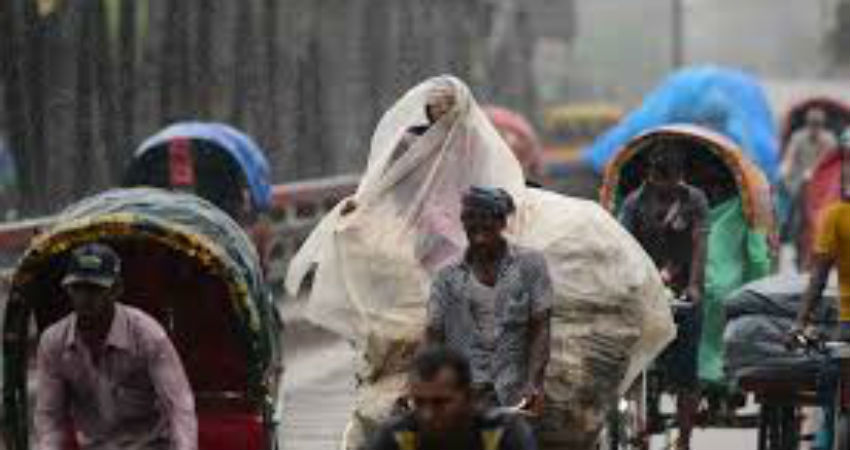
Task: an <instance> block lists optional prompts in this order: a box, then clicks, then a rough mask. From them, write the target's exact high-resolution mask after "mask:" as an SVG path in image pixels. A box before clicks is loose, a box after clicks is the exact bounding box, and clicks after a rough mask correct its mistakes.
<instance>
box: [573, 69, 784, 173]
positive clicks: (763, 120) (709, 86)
mask: <svg viewBox="0 0 850 450" xmlns="http://www.w3.org/2000/svg"><path fill="white" fill-rule="evenodd" d="M675 123H689V124H695V125H702V126H705V127H707V128H710V129H712V130H714V131H716V132H718V133H720V134H723V135H724V136H726V137H728V138H729V139H731V140H733V141H735V143H737V144H738V146H739V147H740V148H741V149H742V150H743V151H744V152H745V153H746V155H747V157H748V158H749V159H750V160H751V161H753V162H754V163H755V164H757V165H758V166H759V167H760V168H761V170H763V171H764V173H765V175H766V176H767V178H768V179H769V180H771V181H772V180H775V179H776V176H777V174H778V168H779V150H778V148H777V138H776V134H777V133H776V126H775V124H774V120H773V115H772V114H771V112H770V107H769V105H768V102H767V97H766V96H765V94H764V91H763V89H762V88H761V86H760V85H759V83H758V80H756V79H755V78H753V77H752V76H750V75H749V74H746V73H744V72H741V71H738V70H732V69H727V68H722V67H715V66H700V67H690V68H686V69H682V70H680V71H678V72H676V73H674V74H672V75H670V76H669V77H667V78H666V79H665V80H664V81H663V82H662V83H661V84H660V85H659V86H658V87H657V88H656V89H655V90H653V91H652V92H651V93H649V94H648V95H647V96H646V98H645V99H644V100H643V103H642V104H641V106H640V107H639V108H637V109H635V110H634V111H632V112H631V113H629V114H628V115H627V116H626V117H625V118H624V119H623V120H622V121H621V122H620V123H619V124H618V125H617V126H616V127H614V128H612V129H611V130H609V131H608V132H607V133H605V134H604V135H602V136H600V137H599V138H598V139H597V140H596V141H595V142H594V143H593V145H592V146H590V147H589V148H587V149H586V150H585V152H584V155H583V156H584V158H585V160H587V161H588V162H590V163H591V164H592V165H593V167H594V168H596V170H597V171H599V172H601V171H602V170H603V168H604V167H605V165H606V164H607V163H608V161H609V160H610V159H611V158H613V157H614V155H616V153H617V151H618V150H619V149H620V148H621V147H622V146H623V145H625V144H626V143H627V142H628V141H629V140H631V139H632V138H634V137H635V136H637V135H639V134H641V133H643V132H644V131H646V130H648V129H651V128H655V127H658V126H662V125H668V124H675Z"/></svg>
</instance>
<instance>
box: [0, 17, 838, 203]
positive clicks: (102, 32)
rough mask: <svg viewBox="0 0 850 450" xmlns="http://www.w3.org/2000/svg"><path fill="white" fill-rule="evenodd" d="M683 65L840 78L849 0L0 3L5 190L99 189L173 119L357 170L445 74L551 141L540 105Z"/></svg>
mask: <svg viewBox="0 0 850 450" xmlns="http://www.w3.org/2000/svg"><path fill="white" fill-rule="evenodd" d="M694 63H718V64H723V65H727V66H733V67H737V68H741V69H744V70H746V71H749V72H751V73H753V74H755V75H756V76H758V77H760V78H761V80H762V81H763V82H764V85H765V86H766V88H767V91H768V94H769V95H773V96H777V95H779V96H781V95H782V87H783V86H788V80H794V82H796V83H820V82H823V80H836V79H841V78H842V77H844V76H845V75H846V74H847V73H848V72H850V68H849V66H848V65H850V1H846V0H806V1H800V0H747V1H746V2H733V1H729V0H523V1H520V0H463V1H458V0H404V1H399V0H240V1H233V0H181V1H175V0H171V1H169V0H3V1H2V2H0V75H2V77H0V98H2V104H0V136H2V144H0V147H3V148H4V151H3V153H4V154H5V156H3V157H2V158H0V166H2V167H0V182H2V183H3V186H4V188H3V191H2V198H0V202H2V208H3V209H4V210H6V211H14V212H13V213H10V214H7V215H9V216H10V217H14V216H31V215H35V214H40V213H44V212H49V211H53V210H55V209H57V208H59V207H61V206H62V205H65V204H67V203H69V202H70V201H72V200H74V199H77V198H80V197H82V196H84V195H86V194H90V193H93V192H97V191H99V190H101V189H103V188H105V187H108V186H111V185H114V184H116V182H117V180H118V177H119V176H120V174H121V173H122V171H123V168H124V166H125V165H126V163H127V161H128V159H129V157H130V155H131V153H132V151H133V149H134V148H135V147H137V146H138V144H139V143H140V142H141V140H143V139H144V137H146V136H149V135H151V134H153V133H154V132H155V131H156V130H158V129H160V128H161V127H163V126H164V125H166V124H168V123H171V122H174V121H177V120H185V119H204V120H206V119H210V120H219V121H224V122H228V123H230V124H232V125H235V126H237V127H238V128H241V129H243V130H245V131H246V132H247V133H248V134H250V135H252V136H253V137H255V138H256V139H257V140H258V141H259V143H260V144H261V146H262V147H263V148H264V149H265V150H266V152H267V153H268V156H269V158H270V160H271V161H272V166H273V180H274V181H275V182H278V183H279V182H286V181H292V180H301V179H308V178H314V177H320V176H326V175H332V174H341V173H352V172H356V171H358V170H359V169H360V168H361V167H362V166H363V164H364V161H365V156H366V154H367V152H368V139H369V137H370V134H371V132H372V131H373V129H374V126H375V123H376V121H377V119H378V118H379V117H380V114H381V113H382V111H384V110H385V109H387V108H388V107H389V106H390V105H391V104H392V102H393V101H394V100H395V99H396V98H397V97H398V96H399V95H400V94H401V93H403V92H404V91H405V90H406V89H408V88H409V87H411V86H413V85H415V84H416V83H417V82H419V81H420V80H422V79H424V78H426V77H429V76H431V75H435V74H440V73H447V72H448V73H453V74H456V75H457V76H459V77H461V78H463V79H464V80H466V81H467V82H468V83H469V84H470V85H471V86H472V87H473V88H474V90H475V92H476V95H477V96H478V98H479V101H480V102H481V103H493V104H499V105H503V106H507V107H509V108H512V109H514V110H516V111H519V112H521V113H523V114H524V115H525V116H526V117H527V118H529V120H530V121H531V122H532V123H533V124H534V125H536V126H537V127H538V129H540V130H543V131H544V133H543V134H544V140H547V141H548V140H551V136H550V134H551V133H550V134H546V132H548V131H549V130H550V129H551V128H552V127H551V126H547V117H546V116H547V113H546V112H547V111H549V110H554V109H556V108H557V107H560V106H563V105H595V106H594V107H596V108H598V107H600V105H608V106H609V107H611V108H612V110H613V111H625V110H628V109H629V108H631V107H633V106H635V105H637V104H639V102H640V100H641V98H642V96H643V95H644V94H645V93H646V92H647V91H648V90H649V89H650V88H651V87H652V86H654V85H656V84H657V83H658V82H659V81H660V80H661V79H662V78H663V77H664V76H665V75H666V74H668V73H669V72H670V71H671V70H673V69H674V68H676V67H678V66H682V65H686V64H694ZM771 86H774V88H771ZM550 122H551V118H550ZM548 125H551V124H548ZM603 128H604V127H603ZM598 131H601V130H598Z"/></svg>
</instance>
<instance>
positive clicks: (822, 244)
mask: <svg viewBox="0 0 850 450" xmlns="http://www.w3.org/2000/svg"><path fill="white" fill-rule="evenodd" d="M833 267H837V269H838V294H839V295H838V333H837V334H838V335H837V336H835V337H834V339H837V340H841V341H845V342H850V129H847V130H845V131H844V132H843V133H842V134H841V201H840V202H838V203H835V204H833V205H831V206H829V207H827V208H826V210H825V211H824V212H823V213H822V215H821V220H820V222H819V226H818V227H817V234H816V235H815V241H814V251H813V256H812V269H811V274H810V278H809V286H808V288H807V289H806V292H805V294H804V297H803V306H802V307H801V309H800V313H799V315H798V316H797V324H796V325H795V327H794V329H792V330H791V336H790V338H791V339H793V338H795V337H796V336H797V335H799V334H800V333H804V332H805V330H806V328H807V326H808V325H809V323H810V322H811V315H812V311H813V310H814V308H815V306H816V305H817V304H818V303H820V300H821V296H822V294H823V290H824V288H825V287H826V283H827V281H828V280H829V274H830V272H831V271H832V268H833ZM834 414H835V411H834V409H833V408H832V407H827V408H825V414H824V417H825V418H824V421H823V422H824V423H823V427H822V429H821V430H820V432H819V433H818V435H817V439H816V442H815V444H814V445H813V447H812V448H832V445H831V442H832V440H833V435H834V433H833V430H832V427H831V424H832V423H833V417H834Z"/></svg>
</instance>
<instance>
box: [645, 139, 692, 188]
mask: <svg viewBox="0 0 850 450" xmlns="http://www.w3.org/2000/svg"><path fill="white" fill-rule="evenodd" d="M648 159H649V161H648V162H649V164H648V165H649V167H648V169H649V174H650V175H652V176H657V177H659V178H664V179H670V178H679V177H681V176H682V173H683V169H684V167H682V166H683V161H682V150H681V149H679V148H677V147H676V142H675V141H673V140H669V141H667V140H665V141H661V142H659V143H658V145H657V146H655V147H653V148H651V149H649V155H648Z"/></svg>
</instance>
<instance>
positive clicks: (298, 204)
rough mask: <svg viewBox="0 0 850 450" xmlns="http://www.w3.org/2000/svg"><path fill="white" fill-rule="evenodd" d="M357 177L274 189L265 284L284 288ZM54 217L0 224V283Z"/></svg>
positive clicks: (350, 192) (352, 190)
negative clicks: (293, 263) (305, 246)
mask: <svg viewBox="0 0 850 450" xmlns="http://www.w3.org/2000/svg"><path fill="white" fill-rule="evenodd" d="M359 179H360V177H359V176H358V175H341V176H334V177H328V178H318V179H312V180H307V181H299V182H294V183H285V184H279V185H276V186H274V188H273V194H272V208H271V211H270V212H269V218H270V219H271V222H272V229H273V236H274V238H273V240H272V249H271V251H270V260H269V273H268V277H267V279H268V282H269V283H271V285H272V286H273V287H274V289H275V290H276V291H279V290H280V289H282V287H283V280H284V278H285V276H286V268H287V265H288V263H289V260H290V258H292V255H294V254H295V252H296V251H297V250H298V248H299V246H300V245H301V243H302V242H303V241H304V239H306V238H307V236H308V235H309V234H310V231H312V229H313V228H314V227H315V226H316V224H317V223H318V222H319V220H321V218H322V217H323V216H324V215H325V214H326V213H327V212H328V211H329V210H330V209H332V208H333V207H334V206H335V205H336V204H337V203H338V202H340V201H341V200H343V199H344V198H346V197H348V196H350V195H351V194H353V193H354V191H355V190H356V189H357V183H358V181H359ZM55 220H56V218H55V217H52V216H51V217H42V218H37V219H31V220H24V221H19V222H9V223H4V224H0V283H2V282H3V281H4V280H5V281H6V282H8V278H9V276H10V274H11V272H12V270H13V269H14V266H15V265H16V264H17V262H18V260H19V259H20V257H21V255H22V254H23V252H24V251H26V249H27V247H28V246H29V245H30V242H31V241H32V239H33V238H34V237H35V236H37V235H38V234H39V233H41V232H42V231H44V230H45V229H47V228H49V227H50V226H51V225H52V224H53V222H54V221H55Z"/></svg>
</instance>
